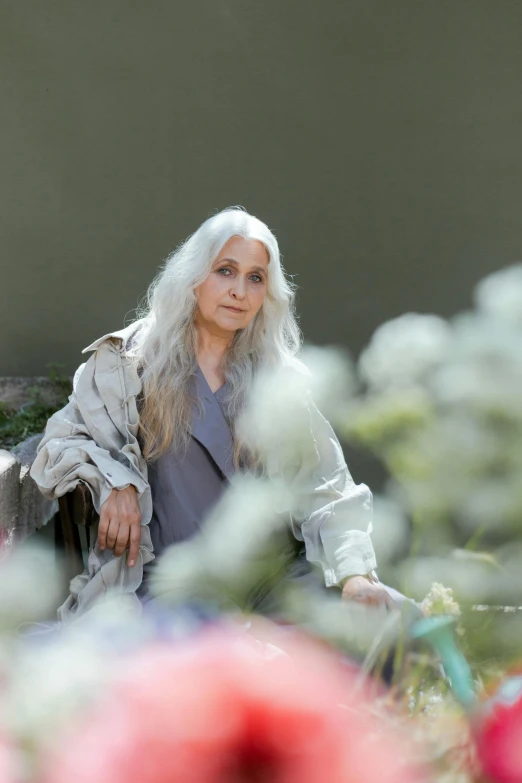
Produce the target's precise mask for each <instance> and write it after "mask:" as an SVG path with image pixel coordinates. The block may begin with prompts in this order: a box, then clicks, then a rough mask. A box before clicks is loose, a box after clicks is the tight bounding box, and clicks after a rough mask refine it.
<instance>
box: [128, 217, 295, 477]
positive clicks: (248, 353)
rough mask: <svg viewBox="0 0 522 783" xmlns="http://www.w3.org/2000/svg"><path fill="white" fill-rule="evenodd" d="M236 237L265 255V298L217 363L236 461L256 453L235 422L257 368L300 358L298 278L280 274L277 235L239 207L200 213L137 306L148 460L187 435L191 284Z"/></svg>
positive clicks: (193, 358)
mask: <svg viewBox="0 0 522 783" xmlns="http://www.w3.org/2000/svg"><path fill="white" fill-rule="evenodd" d="M234 236H241V237H244V238H245V239H256V240H258V241H260V242H262V243H263V245H264V246H265V248H266V250H267V253H268V257H269V263H268V278H267V292H266V296H265V299H264V301H263V304H262V306H261V308H260V310H259V312H258V313H257V314H256V316H255V317H254V318H253V319H252V321H251V322H250V324H249V325H248V326H247V327H246V328H245V329H238V330H237V332H236V333H235V334H234V337H233V339H232V341H231V344H230V347H229V349H228V350H227V352H226V354H225V357H224V360H223V364H222V368H221V369H222V372H223V375H224V378H225V381H226V382H228V384H229V386H228V387H227V388H228V393H227V395H226V397H225V398H224V399H223V403H222V404H223V409H224V414H225V418H226V419H227V421H228V423H229V426H230V428H231V430H232V435H233V439H234V463H235V465H236V467H241V466H243V465H247V464H249V465H250V466H252V465H255V464H256V458H255V455H254V454H253V453H252V451H251V450H250V449H249V447H248V444H246V443H242V442H241V441H240V438H239V435H238V434H237V433H236V432H235V429H234V422H235V420H236V418H237V416H238V414H239V413H240V412H241V411H242V410H243V408H244V405H245V402H246V400H247V398H248V394H249V391H250V388H251V385H252V382H253V379H254V377H255V375H256V372H257V371H258V370H259V369H262V368H263V369H265V368H268V369H269V368H274V369H275V368H277V367H279V366H281V365H284V364H287V363H290V364H292V363H293V362H295V361H298V360H297V359H296V358H294V357H296V354H297V353H298V352H299V350H300V347H301V333H300V330H299V328H298V325H297V322H296V318H295V311H294V298H295V285H294V283H293V282H292V281H290V280H289V279H288V278H287V277H286V275H285V271H284V269H283V266H282V263H281V257H280V253H279V247H278V244H277V240H276V237H275V236H274V234H273V233H272V231H270V229H269V228H268V226H267V225H265V223H263V222H262V221H261V220H259V219H258V218H256V217H254V216H253V215H250V214H249V213H248V212H247V211H246V210H245V209H244V208H243V207H228V208H227V209H224V210H223V211H221V212H219V213H217V214H215V215H213V216H212V217H210V218H208V219H207V220H205V222H204V223H202V225H201V226H200V227H199V228H198V229H197V231H195V233H194V234H192V235H191V236H189V237H188V239H186V240H185V241H184V242H182V243H181V244H180V245H179V246H178V247H177V248H176V249H175V250H174V252H172V253H171V254H170V255H169V256H168V257H167V259H166V260H165V262H164V263H163V265H162V267H161V270H160V272H159V273H158V274H157V275H156V277H155V278H154V280H153V281H152V283H151V284H150V286H149V288H148V291H147V295H146V298H145V303H144V305H142V306H139V307H138V309H137V315H138V318H139V319H143V321H142V324H141V328H140V329H139V331H138V332H137V334H136V338H135V343H134V346H133V350H132V353H131V354H130V355H131V358H133V359H134V360H135V361H136V362H137V364H138V366H139V372H140V374H141V380H142V392H141V394H140V397H139V409H140V430H139V433H140V435H139V437H140V443H141V448H142V452H143V455H144V457H145V459H146V460H147V461H153V460H155V459H157V458H158V457H160V456H161V455H162V454H163V453H165V452H166V451H167V450H168V449H169V448H171V447H173V448H178V447H180V448H186V446H187V444H188V442H189V439H190V430H191V426H192V410H193V405H194V403H195V399H194V384H193V378H194V376H195V373H196V371H197V330H196V327H195V324H194V316H195V310H196V302H197V300H196V295H195V292H194V289H195V288H196V286H198V285H199V284H200V283H202V282H203V280H205V278H206V277H207V275H208V274H209V272H210V270H211V267H212V264H213V262H214V261H215V260H216V258H217V256H218V254H219V252H220V251H221V249H222V248H223V246H224V245H225V244H226V242H227V241H228V240H229V239H230V238H231V237H234ZM200 404H201V403H200Z"/></svg>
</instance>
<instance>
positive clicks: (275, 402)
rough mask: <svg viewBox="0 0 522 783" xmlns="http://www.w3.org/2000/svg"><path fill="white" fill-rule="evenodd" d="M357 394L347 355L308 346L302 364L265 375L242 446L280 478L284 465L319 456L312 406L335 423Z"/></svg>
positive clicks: (242, 419) (242, 429)
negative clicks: (316, 449)
mask: <svg viewBox="0 0 522 783" xmlns="http://www.w3.org/2000/svg"><path fill="white" fill-rule="evenodd" d="M354 389H355V380H354V372H353V369H352V365H351V363H350V360H349V357H348V355H347V354H346V352H344V351H342V350H341V349H338V348H318V347H316V346H306V347H305V348H304V349H303V351H302V355H301V358H299V359H293V360H292V361H291V362H290V363H289V364H288V365H286V366H284V367H279V368H276V369H266V370H260V371H259V372H258V374H257V376H256V378H255V380H254V383H253V385H252V389H251V393H250V398H249V400H248V401H247V405H246V408H245V410H244V411H243V413H242V414H241V415H240V416H239V417H238V419H237V421H236V429H237V432H238V433H239V434H240V436H241V438H242V440H243V441H244V442H246V443H248V444H249V445H250V446H251V447H252V448H253V449H255V450H256V451H257V452H258V453H259V454H260V455H261V456H262V457H263V459H264V461H265V462H266V464H267V465H269V466H272V470H271V471H270V469H269V473H270V472H271V473H272V474H273V475H276V474H277V473H278V472H279V471H280V469H281V467H282V466H283V465H285V464H286V465H291V464H293V463H296V464H297V463H300V462H301V459H302V457H303V455H304V454H306V453H307V452H310V453H312V454H313V453H314V451H315V442H314V437H313V434H312V432H311V427H310V406H312V405H315V406H316V407H317V408H319V409H320V410H321V411H322V412H323V415H324V416H325V417H326V418H328V417H332V418H333V419H335V418H338V417H339V416H340V411H344V409H345V407H346V405H347V404H348V402H349V400H350V398H351V395H352V394H353V392H354Z"/></svg>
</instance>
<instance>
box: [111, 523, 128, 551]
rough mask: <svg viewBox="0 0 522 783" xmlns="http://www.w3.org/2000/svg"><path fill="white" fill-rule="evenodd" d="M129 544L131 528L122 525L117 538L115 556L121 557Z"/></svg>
mask: <svg viewBox="0 0 522 783" xmlns="http://www.w3.org/2000/svg"><path fill="white" fill-rule="evenodd" d="M128 543H129V528H128V527H127V526H126V525H120V527H119V529H118V535H117V537H116V546H115V547H114V554H115V555H116V557H120V555H122V554H123V553H124V552H125V550H126V549H127V544H128Z"/></svg>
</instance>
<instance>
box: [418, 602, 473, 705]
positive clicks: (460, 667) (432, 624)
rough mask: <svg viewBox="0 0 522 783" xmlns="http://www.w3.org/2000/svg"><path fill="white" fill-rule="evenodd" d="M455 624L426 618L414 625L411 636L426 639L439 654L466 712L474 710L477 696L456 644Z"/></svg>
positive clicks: (434, 618) (468, 668) (449, 621)
mask: <svg viewBox="0 0 522 783" xmlns="http://www.w3.org/2000/svg"><path fill="white" fill-rule="evenodd" d="M454 624H455V620H454V618H453V617H446V616H442V617H424V618H423V619H422V620H418V621H417V622H416V623H415V624H414V625H413V627H412V629H411V635H412V637H413V638H414V639H425V640H426V641H427V642H429V643H430V644H431V645H432V647H433V648H434V649H435V650H436V651H437V652H438V654H439V655H440V657H441V660H442V665H443V667H444V671H445V672H446V674H447V675H448V677H449V680H450V682H451V688H452V691H453V693H454V694H455V697H456V698H457V699H458V701H459V702H460V704H462V706H463V707H464V708H465V709H466V710H472V709H473V708H474V707H475V705H476V702H477V696H476V693H475V689H474V687H473V678H472V676H471V669H470V666H469V664H468V662H467V660H466V659H465V657H464V656H463V654H462V653H461V651H460V650H459V648H458V647H457V644H456V642H455V635H454V633H453V626H454Z"/></svg>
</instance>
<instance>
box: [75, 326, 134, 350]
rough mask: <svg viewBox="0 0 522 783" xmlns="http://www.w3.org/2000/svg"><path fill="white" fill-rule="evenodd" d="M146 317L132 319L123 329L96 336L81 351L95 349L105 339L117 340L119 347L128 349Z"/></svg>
mask: <svg viewBox="0 0 522 783" xmlns="http://www.w3.org/2000/svg"><path fill="white" fill-rule="evenodd" d="M145 323H146V319H145V318H139V319H138V320H136V321H133V322H132V323H131V324H129V325H128V326H125V327H124V328H123V329H118V330H117V331H114V332H107V334H104V335H102V336H101V337H98V338H97V339H96V340H95V341H94V342H93V343H91V344H90V345H88V346H87V347H86V348H84V349H83V351H82V353H89V351H96V350H97V349H98V348H99V347H100V345H102V344H103V343H104V342H106V341H109V340H110V341H119V343H120V346H121V349H122V350H123V351H128V350H130V349H131V348H132V345H133V343H134V341H135V339H136V336H137V334H138V332H139V331H140V330H141V329H142V328H143V327H144V326H145Z"/></svg>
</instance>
